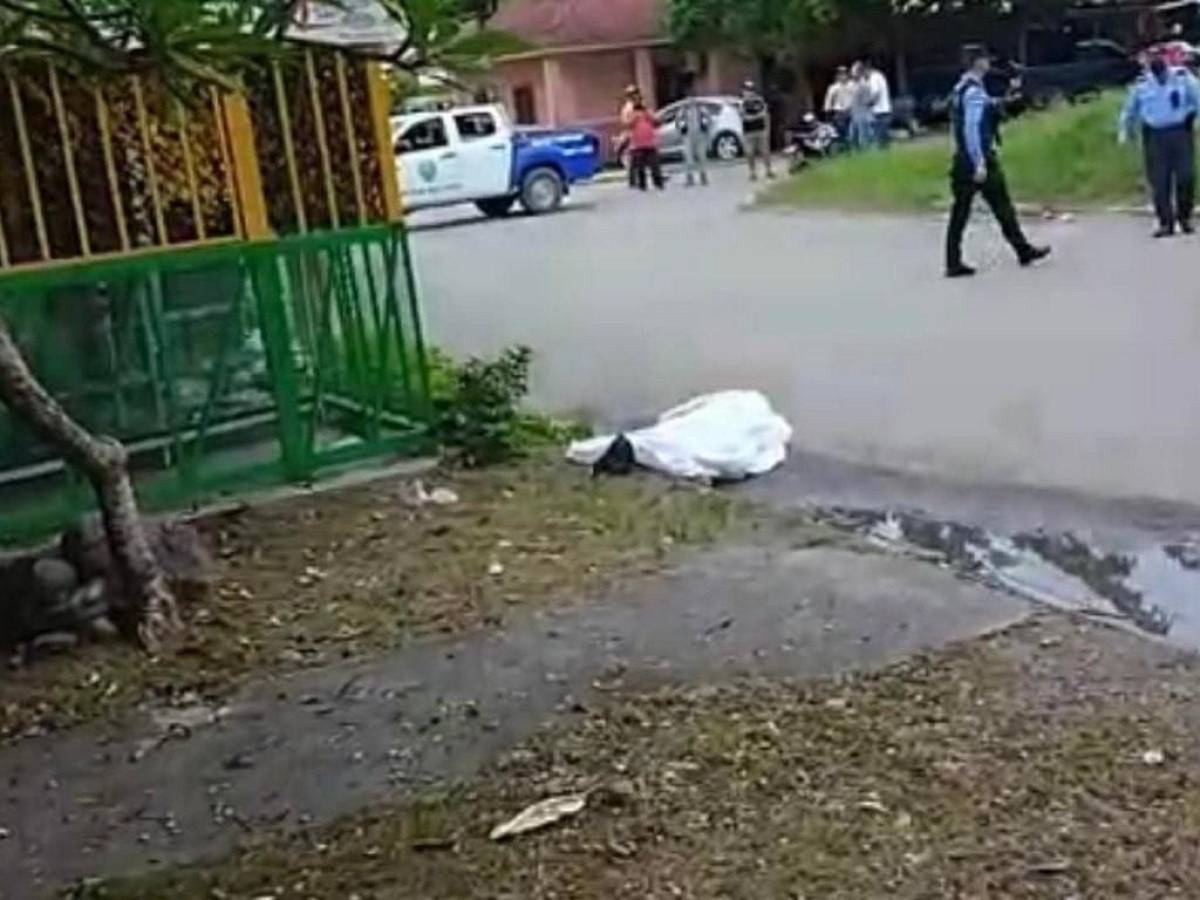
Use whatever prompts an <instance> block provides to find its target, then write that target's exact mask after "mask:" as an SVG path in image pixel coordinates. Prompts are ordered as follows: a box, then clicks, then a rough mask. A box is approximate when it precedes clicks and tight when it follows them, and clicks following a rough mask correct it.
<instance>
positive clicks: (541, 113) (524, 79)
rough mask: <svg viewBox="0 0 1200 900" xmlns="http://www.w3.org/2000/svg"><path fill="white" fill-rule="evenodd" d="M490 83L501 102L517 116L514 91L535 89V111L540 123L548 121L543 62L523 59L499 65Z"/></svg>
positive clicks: (492, 74) (490, 78) (493, 72)
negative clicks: (524, 87) (522, 88)
mask: <svg viewBox="0 0 1200 900" xmlns="http://www.w3.org/2000/svg"><path fill="white" fill-rule="evenodd" d="M488 81H489V82H490V83H491V85H492V87H493V89H494V90H495V91H496V94H497V96H498V97H499V98H500V100H501V102H503V103H504V105H505V106H506V107H507V108H508V112H509V114H510V115H513V114H515V112H516V104H515V103H514V102H513V91H514V90H516V89H517V88H519V87H523V86H528V87H531V88H533V101H534V110H535V111H536V113H537V120H538V122H539V123H540V122H545V121H547V117H548V108H547V104H546V85H545V82H544V78H543V71H542V61H541V60H540V59H522V60H517V61H516V62H505V63H498V64H497V65H496V68H495V69H494V70H493V71H492V72H491V74H490V77H489V78H488Z"/></svg>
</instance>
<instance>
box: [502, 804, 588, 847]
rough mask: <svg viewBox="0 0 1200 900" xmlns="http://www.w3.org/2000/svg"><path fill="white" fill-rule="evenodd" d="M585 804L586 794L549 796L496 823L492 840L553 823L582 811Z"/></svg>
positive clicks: (503, 838)
mask: <svg viewBox="0 0 1200 900" xmlns="http://www.w3.org/2000/svg"><path fill="white" fill-rule="evenodd" d="M585 806H587V794H567V795H565V796H562V797H551V798H550V799H548V800H543V801H541V802H540V803H535V804H533V806H530V807H527V808H526V809H525V810H523V811H522V812H521V814H520V815H518V816H516V817H514V818H512V819H509V820H508V821H507V822H505V823H503V824H501V825H497V826H496V827H495V828H493V829H492V833H491V835H490V837H491V839H492V840H493V841H503V840H505V839H506V838H511V837H516V836H517V835H519V834H525V833H527V832H530V831H537V830H538V829H541V828H546V827H548V826H550V825H553V824H554V823H555V822H559V821H562V820H563V819H566V818H569V817H571V816H575V815H578V814H579V813H581V812H583V808H584V807H585Z"/></svg>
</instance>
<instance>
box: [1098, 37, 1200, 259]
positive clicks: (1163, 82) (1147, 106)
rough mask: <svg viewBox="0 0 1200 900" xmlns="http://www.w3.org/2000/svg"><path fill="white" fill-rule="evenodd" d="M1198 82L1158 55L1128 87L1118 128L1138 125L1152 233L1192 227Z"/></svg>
mask: <svg viewBox="0 0 1200 900" xmlns="http://www.w3.org/2000/svg"><path fill="white" fill-rule="evenodd" d="M1198 110H1200V86H1198V85H1197V82H1196V79H1195V77H1194V76H1193V75H1192V74H1191V73H1190V72H1188V71H1187V70H1186V69H1174V70H1172V69H1168V68H1167V67H1166V64H1165V62H1164V61H1162V60H1161V59H1157V60H1155V62H1154V64H1153V66H1152V70H1151V71H1149V72H1147V73H1145V74H1144V75H1143V76H1142V77H1141V78H1140V79H1139V80H1138V81H1137V83H1136V84H1135V85H1134V86H1133V88H1132V89H1131V90H1130V92H1129V100H1128V101H1127V102H1126V104H1125V107H1124V109H1123V110H1122V111H1121V121H1120V124H1119V126H1118V127H1119V129H1120V131H1121V133H1122V134H1123V135H1124V136H1125V137H1129V136H1131V135H1132V133H1133V132H1134V130H1135V129H1137V128H1139V127H1140V130H1141V136H1142V145H1143V151H1144V162H1145V165H1146V178H1147V180H1148V181H1149V182H1150V186H1151V188H1152V190H1153V193H1154V211H1155V213H1156V215H1157V216H1158V231H1157V232H1156V235H1157V236H1159V237H1166V236H1168V235H1171V234H1174V232H1175V227H1176V225H1178V226H1179V227H1181V228H1182V229H1183V230H1184V231H1186V232H1191V231H1192V209H1193V207H1194V206H1195V194H1196V148H1195V136H1194V133H1193V132H1194V127H1193V126H1194V123H1195V120H1196V113H1197V111H1198Z"/></svg>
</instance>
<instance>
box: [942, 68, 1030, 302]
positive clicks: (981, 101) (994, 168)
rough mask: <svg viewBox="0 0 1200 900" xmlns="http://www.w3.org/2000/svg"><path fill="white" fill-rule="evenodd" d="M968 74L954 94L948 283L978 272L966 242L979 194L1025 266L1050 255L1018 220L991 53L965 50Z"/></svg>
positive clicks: (947, 238)
mask: <svg viewBox="0 0 1200 900" xmlns="http://www.w3.org/2000/svg"><path fill="white" fill-rule="evenodd" d="M965 56H966V61H967V71H966V72H965V73H964V74H963V77H962V79H961V80H960V81H959V82H958V85H957V86H956V87H955V88H954V98H953V101H952V103H951V117H950V121H951V124H952V126H953V129H954V162H953V164H952V165H951V168H950V189H951V191H952V193H953V194H954V206H953V207H952V208H951V210H950V223H949V226H948V227H947V229H946V277H947V278H966V277H970V276H971V275H974V274H975V270H974V269H973V268H971V267H970V266H968V265H967V264H966V263H964V262H963V257H962V242H963V234H964V232H965V231H966V229H967V222H968V221H969V220H970V218H971V205H972V203H973V202H974V200H975V195H976V194H982V195H983V199H984V200H986V201H987V204H988V206H990V207H991V209H992V214H993V215H994V216H995V217H996V221H997V222H999V223H1000V230H1001V232H1003V234H1004V237H1005V239H1006V240H1007V241H1008V243H1009V244H1010V245H1011V246H1012V248H1013V251H1014V252H1015V253H1016V254H1017V260H1018V262H1020V264H1021V265H1022V266H1028V265H1031V264H1032V263H1034V262H1037V261H1038V260H1039V259H1044V258H1045V257H1046V256H1049V255H1050V248H1049V247H1038V246H1035V245H1034V244H1032V243H1030V242H1029V239H1028V238H1027V237H1026V236H1025V232H1024V230H1023V229H1022V228H1021V222H1020V220H1018V219H1017V211H1016V209H1015V208H1014V207H1013V202H1012V198H1011V197H1010V196H1009V193H1008V183H1007V182H1006V181H1005V180H1004V170H1003V169H1002V168H1001V166H1000V156H999V152H998V148H999V146H1000V109H999V105H998V103H997V101H996V100H995V99H993V98H992V97H989V96H988V92H987V87H986V86H985V84H984V81H985V79H986V76H987V73H988V72H989V71H990V69H991V65H992V60H991V56H990V54H989V53H988V51H987V48H985V47H983V46H980V45H974V46H971V47H968V48H966V51H965Z"/></svg>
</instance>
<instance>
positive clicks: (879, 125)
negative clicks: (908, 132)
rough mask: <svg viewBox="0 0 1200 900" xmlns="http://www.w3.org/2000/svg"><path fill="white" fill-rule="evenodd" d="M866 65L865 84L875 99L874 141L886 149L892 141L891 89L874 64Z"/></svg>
mask: <svg viewBox="0 0 1200 900" xmlns="http://www.w3.org/2000/svg"><path fill="white" fill-rule="evenodd" d="M868 65H869V66H870V72H869V73H868V75H867V83H868V84H869V85H870V87H871V93H872V94H873V95H874V97H875V140H876V142H877V143H878V145H879V146H880V147H887V146H888V145H889V144H890V143H891V141H892V88H891V85H889V84H888V80H887V76H886V75H884V74H883V73H882V72H881V71H879V69H878V68H877V67H876V66H875V64H874V63H868Z"/></svg>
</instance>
